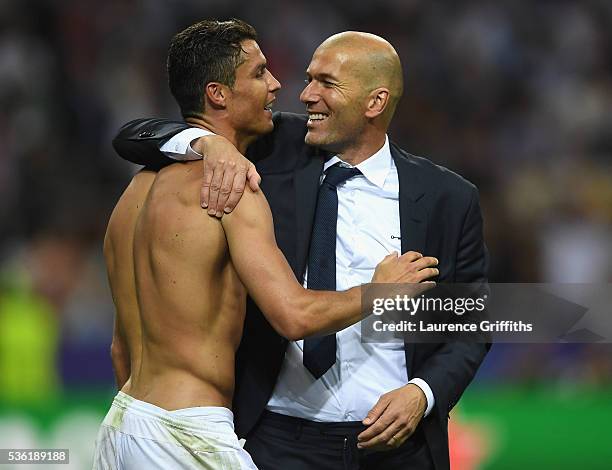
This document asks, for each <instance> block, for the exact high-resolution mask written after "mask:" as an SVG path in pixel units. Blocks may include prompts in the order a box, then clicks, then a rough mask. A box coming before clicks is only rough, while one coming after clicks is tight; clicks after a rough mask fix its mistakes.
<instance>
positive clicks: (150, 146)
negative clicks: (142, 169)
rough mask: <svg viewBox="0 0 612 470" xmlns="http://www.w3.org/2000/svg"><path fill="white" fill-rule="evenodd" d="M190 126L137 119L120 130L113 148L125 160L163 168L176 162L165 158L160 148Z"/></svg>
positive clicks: (114, 140)
mask: <svg viewBox="0 0 612 470" xmlns="http://www.w3.org/2000/svg"><path fill="white" fill-rule="evenodd" d="M187 128H189V126H188V125H187V124H186V123H185V122H182V121H169V120H166V119H136V120H134V121H130V122H128V123H127V124H125V125H124V126H122V127H121V129H119V133H118V134H117V135H116V136H115V138H114V139H113V148H114V149H115V151H116V152H117V153H118V154H119V156H120V157H121V158H123V159H124V160H128V161H130V162H132V163H136V164H138V165H145V166H148V167H151V168H161V167H164V166H166V165H169V164H171V163H174V162H175V160H172V159H171V158H169V157H167V156H165V155H164V154H163V153H161V152H160V150H159V148H160V147H161V146H162V145H163V144H164V143H165V142H166V141H167V140H168V139H170V138H171V137H172V136H174V135H176V134H178V133H179V132H181V131H182V130H185V129H187Z"/></svg>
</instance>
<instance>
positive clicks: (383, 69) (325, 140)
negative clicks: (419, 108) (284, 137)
mask: <svg viewBox="0 0 612 470" xmlns="http://www.w3.org/2000/svg"><path fill="white" fill-rule="evenodd" d="M306 77H307V79H308V80H307V82H308V84H307V85H306V88H304V90H303V91H302V93H301V94H300V100H301V101H302V103H304V104H305V105H306V109H307V111H308V115H309V119H308V124H307V128H308V132H307V133H306V138H305V142H306V143H307V144H309V145H314V146H317V147H320V148H322V149H324V150H326V151H328V152H333V153H335V154H337V155H340V156H341V158H343V159H344V161H348V162H353V163H355V162H358V161H361V160H363V159H364V158H368V157H369V156H371V155H373V154H374V153H375V152H376V151H377V150H378V149H380V148H381V147H382V145H383V144H384V143H385V139H386V132H387V129H388V127H389V124H390V122H391V119H392V117H393V113H394V112H395V107H396V105H397V102H398V101H399V99H400V97H401V95H402V88H403V80H402V65H401V63H400V60H399V57H398V56H397V52H395V49H393V46H391V44H389V43H388V42H387V41H385V40H384V39H383V38H381V37H379V36H376V35H374V34H368V33H360V32H356V31H347V32H344V33H339V34H335V35H333V36H331V37H330V38H328V39H326V40H325V41H324V42H323V44H321V45H320V46H319V47H318V48H317V50H316V51H315V52H314V54H313V56H312V60H311V61H310V64H309V65H308V68H307V69H306Z"/></svg>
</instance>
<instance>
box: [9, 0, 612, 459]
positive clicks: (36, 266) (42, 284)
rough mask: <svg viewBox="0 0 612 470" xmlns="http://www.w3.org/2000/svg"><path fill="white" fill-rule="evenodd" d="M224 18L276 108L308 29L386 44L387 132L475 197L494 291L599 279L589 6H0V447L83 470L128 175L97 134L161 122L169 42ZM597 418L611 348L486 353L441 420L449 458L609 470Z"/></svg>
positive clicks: (609, 175)
mask: <svg viewBox="0 0 612 470" xmlns="http://www.w3.org/2000/svg"><path fill="white" fill-rule="evenodd" d="M232 16H235V17H240V18H242V19H245V20H247V21H249V22H250V23H252V24H253V25H254V26H255V27H256V28H257V29H258V31H259V34H260V44H261V46H262V49H263V51H264V53H265V54H266V55H267V58H268V61H269V64H270V68H271V70H272V71H273V72H274V74H275V75H276V77H277V78H278V79H279V80H280V81H281V82H282V83H283V89H282V90H281V92H280V93H279V95H278V100H277V103H278V104H277V106H276V109H279V110H286V111H297V112H300V111H302V109H303V108H302V106H301V104H300V103H299V101H298V94H299V92H300V91H301V89H302V86H303V81H302V80H303V78H304V74H303V71H304V70H305V67H306V65H307V64H308V62H309V60H310V56H311V54H312V52H313V50H314V48H315V47H316V46H317V45H318V44H319V43H320V42H321V41H322V40H323V39H325V38H326V37H327V36H329V35H330V34H333V33H335V32H338V31H342V30H347V29H357V30H363V31H369V32H373V33H376V34H380V35H382V36H384V37H386V38H387V39H388V40H389V41H390V42H391V43H392V44H394V45H395V47H396V48H397V50H398V52H399V54H400V57H401V58H402V61H403V65H404V69H405V77H406V92H405V96H404V98H403V100H402V102H401V104H400V107H399V109H398V112H397V115H396V118H395V121H394V125H393V129H392V132H391V136H392V139H393V140H395V141H397V142H398V143H400V144H401V145H402V146H403V147H404V148H406V149H408V150H409V151H410V152H412V153H415V154H419V155H425V156H428V157H429V158H431V159H433V160H434V161H435V162H438V163H441V164H444V165H446V166H448V167H450V168H451V169H454V170H456V171H457V172H459V173H461V174H462V175H464V176H466V177H467V178H469V179H470V180H472V181H473V182H475V183H476V184H477V185H478V186H479V188H480V191H481V197H482V203H483V210H484V214H485V223H486V239H487V243H488V245H489V249H490V252H491V260H492V264H491V271H490V279H491V281H492V282H579V283H589V282H596V283H610V282H612V2H610V1H608V0H584V1H554V2H553V1H546V0H541V1H537V2H536V1H511V0H507V1H497V2H490V1H464V2H450V1H449V2H429V1H425V0H384V1H377V2H356V1H353V0H341V1H333V2H330V1H323V0H311V1H309V2H289V1H287V2H272V1H258V2H239V1H236V0H208V1H206V0H176V1H167V0H134V1H120V0H107V1H104V2H99V1H93V0H56V1H54V0H27V1H24V0H2V1H1V2H0V109H1V113H0V146H1V148H2V150H1V151H0V158H1V165H0V226H1V227H2V230H1V231H0V448H10V447H32V448H43V447H58V448H67V447H69V448H70V450H71V464H70V465H69V466H68V467H66V466H61V467H58V468H74V469H85V468H88V467H90V456H91V452H92V449H93V442H94V438H95V434H96V431H97V427H98V424H99V422H100V419H101V417H102V416H103V414H104V413H105V411H106V409H107V407H108V404H109V403H110V400H111V398H112V396H113V395H114V393H115V391H114V383H113V376H112V371H111V364H110V359H109V354H108V351H109V343H110V338H111V327H112V320H113V306H112V303H111V298H110V294H109V291H108V288H107V285H106V277H105V271H104V264H103V260H102V256H101V255H102V252H101V251H102V250H101V247H102V244H101V242H102V237H103V234H104V230H105V226H106V222H107V220H108V216H109V214H110V211H111V209H112V207H113V205H114V203H115V201H116V200H117V198H118V196H119V195H120V193H121V191H122V190H123V188H124V186H125V185H126V183H127V182H128V181H129V179H130V177H131V175H132V174H133V172H134V171H135V169H136V168H135V167H133V166H131V165H129V164H127V163H124V162H123V161H121V160H120V159H119V158H117V157H116V156H115V154H114V152H113V150H112V148H111V145H110V141H111V138H112V137H113V135H114V134H115V132H116V131H117V129H118V127H119V126H120V125H121V124H122V123H124V122H125V121H127V120H129V119H132V118H136V117H140V116H153V115H157V116H169V117H175V118H178V117H179V114H178V109H177V107H176V106H175V105H174V102H173V100H172V97H171V96H170V94H169V92H168V91H167V84H166V77H165V54H166V48H167V45H168V42H169V39H170V38H171V36H172V35H173V34H174V33H175V32H177V31H179V30H180V29H182V28H183V27H185V26H187V25H188V24H191V23H193V22H195V21H197V20H199V19H202V18H205V17H217V18H220V19H223V18H228V17H232ZM610 422H612V348H611V347H610V345H576V344H575V345H498V346H496V347H494V349H493V351H492V352H491V353H490V354H489V356H488V358H487V360H486V362H485V363H484V364H483V367H482V369H481V371H480V373H479V376H478V378H477V380H476V381H475V383H474V384H473V386H472V387H471V388H470V389H469V390H468V392H467V393H466V394H465V396H464V398H463V399H462V401H461V403H460V404H459V406H458V408H457V409H456V410H455V411H454V413H453V415H452V417H451V420H450V424H451V436H452V438H451V439H452V449H451V453H452V459H453V468H454V469H459V470H466V469H477V468H480V469H516V468H524V469H546V468H556V469H565V468H575V467H579V468H584V469H600V468H601V469H603V468H612V446H611V445H610V443H611V442H612V439H611V436H612V433H611V432H610ZM3 468H8V467H4V466H3ZM19 468H26V467H24V466H19ZM33 468H40V467H33Z"/></svg>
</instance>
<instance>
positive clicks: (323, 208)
mask: <svg viewBox="0 0 612 470" xmlns="http://www.w3.org/2000/svg"><path fill="white" fill-rule="evenodd" d="M359 174H361V172H360V171H359V170H358V169H357V168H346V167H342V166H340V164H339V163H336V164H335V165H333V166H331V167H330V168H329V169H328V170H327V172H326V176H325V179H324V180H323V183H322V184H321V186H320V187H319V196H318V199H317V209H316V212H315V219H314V225H313V228H312V238H311V240H310V251H309V252H308V288H309V289H314V290H336V225H337V223H338V193H337V191H336V187H337V186H338V185H339V184H340V183H343V182H344V181H346V180H347V179H349V178H352V177H353V176H356V175H359ZM335 362H336V335H335V334H333V335H327V336H322V337H316V338H307V339H305V340H304V367H306V369H308V370H309V371H310V373H311V374H312V375H313V376H314V378H315V379H318V378H319V377H321V376H322V375H323V374H325V372H327V370H328V369H329V368H330V367H331V366H332V365H333V364H334V363H335Z"/></svg>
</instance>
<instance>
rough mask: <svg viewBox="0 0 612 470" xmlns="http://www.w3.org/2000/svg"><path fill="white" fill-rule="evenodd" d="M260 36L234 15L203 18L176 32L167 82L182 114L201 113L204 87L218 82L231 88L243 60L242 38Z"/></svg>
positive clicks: (169, 56) (171, 48)
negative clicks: (232, 16) (229, 18)
mask: <svg viewBox="0 0 612 470" xmlns="http://www.w3.org/2000/svg"><path fill="white" fill-rule="evenodd" d="M247 39H253V40H257V32H256V31H255V28H253V26H251V25H250V24H248V23H246V22H244V21H242V20H238V19H235V18H232V19H231V20H228V21H217V20H204V21H200V22H199V23H196V24H194V25H191V26H189V27H188V28H187V29H185V30H183V31H181V32H180V33H178V34H176V35H175V36H174V37H173V38H172V41H170V48H169V49H168V63H167V66H168V84H169V85H170V91H171V92H172V96H174V99H176V101H177V102H178V104H179V106H180V108H181V114H182V115H183V117H185V118H186V117H189V116H201V115H202V112H203V111H204V87H205V86H206V85H207V84H208V83H210V82H219V83H222V84H224V85H227V86H229V87H230V88H231V87H233V86H234V82H235V81H236V68H237V67H238V66H239V65H240V64H242V62H243V61H244V58H243V56H242V52H243V51H242V47H241V44H240V43H241V42H242V41H245V40H247Z"/></svg>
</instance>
